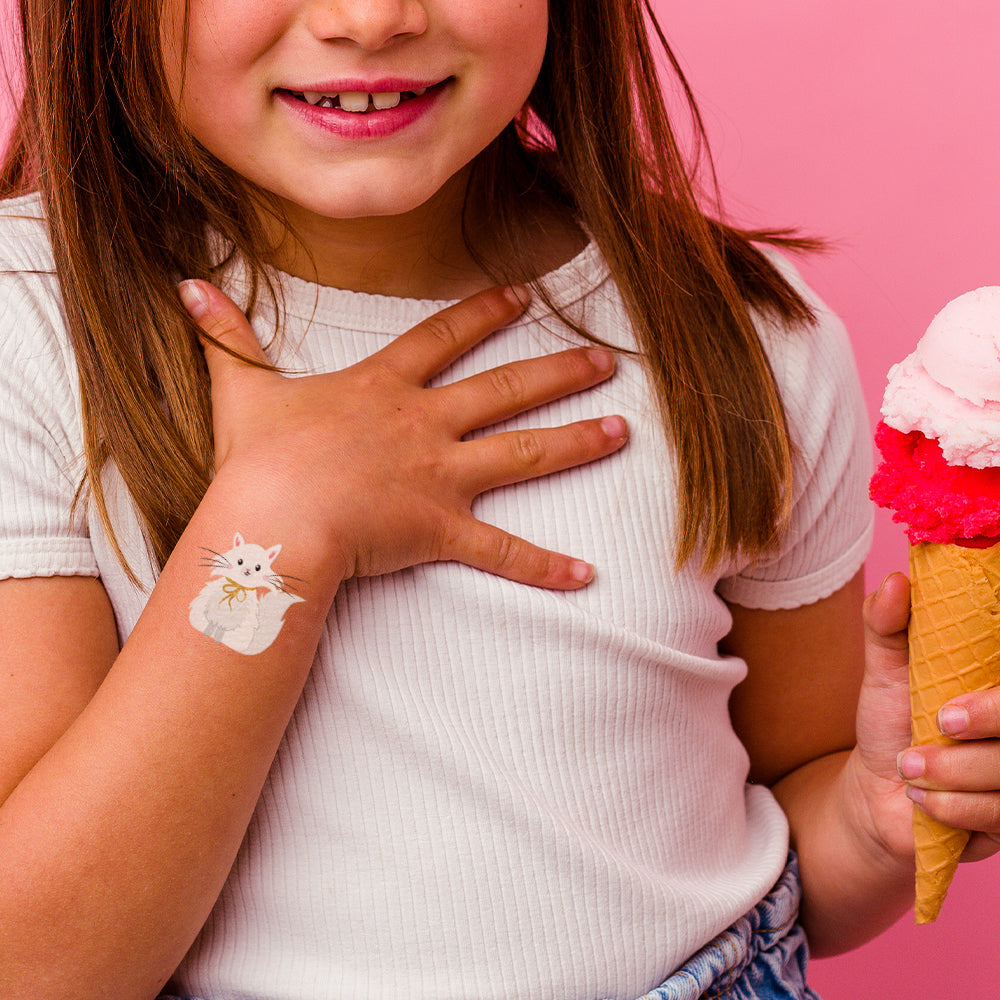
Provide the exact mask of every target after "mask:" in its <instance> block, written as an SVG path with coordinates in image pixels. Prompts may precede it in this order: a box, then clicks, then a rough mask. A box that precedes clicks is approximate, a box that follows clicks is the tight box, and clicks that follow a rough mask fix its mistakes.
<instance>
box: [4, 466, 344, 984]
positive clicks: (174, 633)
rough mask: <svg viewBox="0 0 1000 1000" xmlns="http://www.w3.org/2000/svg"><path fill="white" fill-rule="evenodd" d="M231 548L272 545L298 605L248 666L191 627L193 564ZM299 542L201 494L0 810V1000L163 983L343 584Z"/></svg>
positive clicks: (202, 914) (255, 515)
mask: <svg viewBox="0 0 1000 1000" xmlns="http://www.w3.org/2000/svg"><path fill="white" fill-rule="evenodd" d="M235 531H240V532H241V533H243V534H244V536H245V538H246V539H247V540H248V541H251V540H253V541H256V542H259V543H261V544H263V545H265V546H270V545H272V543H281V544H282V546H283V548H282V551H281V554H280V561H279V566H280V569H279V570H278V571H279V573H280V572H281V571H285V572H287V573H288V574H293V575H294V576H295V577H297V578H299V579H297V580H296V581H295V589H296V591H297V592H298V594H299V595H300V596H301V597H303V598H304V600H303V602H302V603H297V604H294V605H293V606H292V607H290V608H289V609H288V612H287V620H286V621H285V623H284V625H283V627H282V628H281V630H280V632H279V634H278V636H277V638H276V639H275V640H274V641H273V643H272V644H271V645H270V646H269V647H268V648H267V649H266V650H264V651H262V652H259V653H256V654H252V655H248V654H244V653H240V652H236V651H234V650H233V649H230V648H228V647H227V646H225V645H223V644H221V643H219V642H213V641H212V640H211V639H210V638H208V637H207V636H206V635H204V634H202V633H201V632H199V631H198V630H197V629H196V628H194V627H193V626H192V624H191V623H190V622H189V620H188V616H189V605H190V603H191V601H192V599H193V598H194V597H195V596H196V595H198V594H199V592H200V590H201V588H202V587H203V586H204V584H205V583H206V581H207V580H208V578H209V572H210V570H209V569H206V568H204V567H203V566H202V562H203V559H202V556H203V552H202V547H203V546H204V547H207V548H212V549H215V550H217V551H224V550H225V549H227V548H229V546H230V544H231V543H232V539H233V535H234V532H235ZM309 542H310V539H309V537H308V533H307V532H306V531H305V530H304V529H303V526H302V524H301V518H299V519H298V520H296V519H295V518H293V517H292V516H291V515H290V514H288V513H283V511H282V509H281V507H280V506H279V505H278V504H274V505H272V506H271V507H269V508H268V507H265V506H263V505H262V504H261V503H260V502H259V501H258V500H257V498H256V497H255V496H254V491H253V490H250V491H243V490H241V489H239V488H236V487H235V486H234V484H232V483H227V482H225V481H222V480H220V479H217V480H216V482H215V483H213V486H212V487H211V488H210V490H209V492H208V494H207V495H206V498H205V501H204V502H203V504H202V506H201V508H200V509H199V510H198V512H197V513H196V515H195V517H194V518H193V519H192V521H191V523H190V525H189V527H188V529H187V531H186V532H185V534H184V536H183V537H182V539H181V541H180V543H179V544H178V546H177V547H176V549H175V550H174V553H173V555H172V556H171V558H170V560H169V561H168V563H167V565H166V566H165V567H164V570H163V573H162V575H161V577H160V579H159V581H158V583H157V585H156V588H155V590H154V591H153V593H152V595H151V597H150V600H149V604H148V606H147V608H146V610H145V612H144V613H143V615H142V617H141V618H140V620H139V622H138V624H137V625H136V627H135V630H134V631H133V633H132V635H131V637H130V638H129V641H128V642H127V644H126V645H125V648H124V649H123V650H122V652H121V654H120V655H119V657H118V659H117V660H116V662H115V663H114V665H113V667H112V668H111V671H110V673H109V674H108V676H107V678H106V679H105V681H104V683H103V684H102V686H101V687H100V689H99V691H98V692H97V694H96V695H95V696H94V698H93V699H92V701H91V702H90V703H89V704H88V705H87V707H86V708H85V709H84V711H83V712H82V713H81V715H80V716H79V717H78V719H77V720H76V722H75V723H74V724H73V725H72V726H71V727H70V728H69V730H68V731H67V732H66V733H65V734H64V735H63V737H62V738H61V739H59V740H58V742H57V743H56V744H55V745H54V746H53V747H52V748H51V750H50V751H49V752H48V753H47V754H46V755H45V756H44V757H43V758H42V759H41V760H40V761H39V762H38V764H37V765H36V766H35V767H34V768H33V769H32V770H31V772H30V773H29V774H28V775H27V776H26V777H25V778H24V779H23V780H22V781H21V782H20V783H19V785H18V786H17V787H16V788H15V789H14V791H13V792H12V793H11V794H10V796H9V797H8V798H7V800H6V801H5V802H4V804H3V806H2V807H0V952H2V954H3V956H4V957H3V961H2V962H0V997H8V996H11V997H12V996H31V997H33V998H35V1000H44V998H46V997H58V998H60V1000H72V998H75V997H81V998H83V997H89V996H93V991H94V988H95V984H100V987H101V989H102V991H103V992H104V993H107V994H108V995H114V996H115V997H116V998H121V1000H130V998H136V1000H138V998H151V997H154V996H155V995H156V992H157V990H158V989H159V988H160V987H161V986H162V984H163V982H164V981H165V980H166V979H167V978H168V977H169V976H170V975H171V973H172V972H173V970H174V968H175V967H176V965H177V963H178V962H179V961H180V959H181V958H182V957H183V954H184V952H185V951H186V949H187V948H188V947H189V945H190V943H191V942H192V940H193V939H194V937H195V935H196V934H197V932H198V930H199V929H200V927H201V925H202V923H203V922H204V920H205V919H206V917H207V915H208V913H209V911H210V909H211V907H212V905H213V903H214V901H215V899H216V898H217V896H218V893H219V891H220V889H221V887H222V884H223V882H224V880H225V878H226V875H227V873H228V872H229V869H230V867H231V866H232V863H233V860H234V858H235V856H236V852H237V850H238V848H239V845H240V843H241V840H242V838H243V836H244V833H245V831H246V828H247V825H248V823H249V821H250V817H251V815H252V812H253V809H254V806H255V803H256V801H257V798H258V795H259V793H260V790H261V787H262V785H263V783H264V780H265V778H266V775H267V773H268V769H269V767H270V765H271V763H272V760H273V757H274V754H275V752H276V750H277V747H278V744H279V742H280V740H281V737H282V734H283V732H284V730H285V727H286V725H287V723H288V720H289V718H290V716H291V713H292V711H293V709H294V706H295V704H296V701H297V699H298V698H299V695H300V693H301V690H302V686H303V684H304V681H305V678H306V676H307V675H308V671H309V668H310V665H311V663H312V659H313V656H314V653H315V649H316V645H317V642H318V639H319V636H320V633H321V629H322V627H323V623H324V621H325V618H326V614H327V611H328V609H329V606H330V603H331V602H332V599H333V596H334V594H335V592H336V588H337V586H338V585H339V582H340V580H339V577H338V570H337V567H335V566H330V565H325V564H324V560H323V559H321V558H318V557H317V553H316V551H315V550H314V549H313V547H311V546H310V544H309ZM231 589H232V588H231ZM235 593H236V596H235V598H234V600H236V601H237V602H238V601H239V592H238V590H237V591H236V592H235ZM243 596H244V598H245V599H250V595H249V594H244V595H243Z"/></svg>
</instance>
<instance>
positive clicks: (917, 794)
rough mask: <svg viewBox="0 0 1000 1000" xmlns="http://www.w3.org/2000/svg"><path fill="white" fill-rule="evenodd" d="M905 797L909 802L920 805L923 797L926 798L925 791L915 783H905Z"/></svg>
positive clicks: (922, 802)
mask: <svg viewBox="0 0 1000 1000" xmlns="http://www.w3.org/2000/svg"><path fill="white" fill-rule="evenodd" d="M906 797H907V798H908V799H909V800H910V801H911V802H916V804H917V805H918V806H920V805H923V804H924V799H925V798H927V792H926V791H925V790H924V789H923V788H917V786H916V785H907V786H906Z"/></svg>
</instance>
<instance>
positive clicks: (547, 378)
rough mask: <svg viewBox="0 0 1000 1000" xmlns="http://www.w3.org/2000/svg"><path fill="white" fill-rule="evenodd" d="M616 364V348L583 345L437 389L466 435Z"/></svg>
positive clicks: (587, 382) (576, 387)
mask: <svg viewBox="0 0 1000 1000" xmlns="http://www.w3.org/2000/svg"><path fill="white" fill-rule="evenodd" d="M614 368H615V357H614V354H612V352H611V351H608V350H604V349H602V348H582V347H579V348H574V349H573V350H569V351H560V352H559V353H557V354H550V355H547V356H545V357H540V358H528V359H526V360H524V361H514V362H512V363H511V364H507V365H500V366H499V367H498V368H492V369H490V370H489V371H486V372H480V373H479V374H477V375H472V376H470V377H469V378H466V379H462V380H461V381H460V382H454V383H452V384H451V385H447V386H442V387H441V388H440V389H435V390H434V392H436V393H440V394H441V397H442V398H443V399H445V400H446V406H445V409H446V411H447V412H448V413H449V414H453V415H454V416H455V419H456V424H455V426H456V428H457V430H458V431H459V433H461V434H466V433H468V432H469V431H471V430H473V429H474V428H476V427H486V426H488V425H490V424H495V423H497V422H498V421H500V420H505V419H506V418H507V417H512V416H514V415H515V414H517V413H522V412H524V411H525V410H530V409H532V408H534V407H536V406H541V405H542V404H543V403H548V402H551V401H552V400H554V399H561V398H562V397H563V396H567V395H569V394H570V393H573V392H579V391H580V390H582V389H587V388H589V387H590V386H592V385H596V384H597V383H598V382H602V381H604V379H606V378H608V376H609V375H611V373H612V372H613V371H614Z"/></svg>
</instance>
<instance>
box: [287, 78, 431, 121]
mask: <svg viewBox="0 0 1000 1000" xmlns="http://www.w3.org/2000/svg"><path fill="white" fill-rule="evenodd" d="M436 86H440V84H438V85H436ZM428 89H434V88H427V87H421V88H420V89H419V90H402V91H390V92H387V93H381V94H366V93H364V92H362V91H344V92H342V93H337V94H320V93H316V92H314V91H295V90H289V91H287V93H289V94H291V95H292V97H294V98H295V99H296V100H298V101H302V102H303V103H304V104H310V105H312V107H314V108H334V109H336V110H338V111H350V112H351V113H352V114H368V113H369V112H371V111H389V110H390V109H392V108H395V107H398V106H399V105H400V104H403V103H404V102H406V101H412V100H413V98H414V97H422V96H423V95H424V94H426V93H427V91H428Z"/></svg>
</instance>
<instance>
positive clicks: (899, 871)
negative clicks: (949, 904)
mask: <svg viewBox="0 0 1000 1000" xmlns="http://www.w3.org/2000/svg"><path fill="white" fill-rule="evenodd" d="M856 753H857V751H856V750H855V751H850V752H842V753H835V754H830V755H828V756H826V757H821V758H819V759H818V760H814V761H811V762H810V763H808V764H806V765H804V766H802V767H800V768H798V769H797V770H795V771H793V772H792V773H791V774H789V775H788V776H787V777H785V778H783V779H782V780H781V781H780V782H778V783H777V784H776V785H775V786H774V793H775V795H776V797H777V798H778V801H779V802H780V803H781V805H782V807H783V808H784V810H785V812H786V814H787V815H788V819H789V824H790V826H791V836H792V846H793V847H794V848H795V850H796V852H797V854H798V857H799V866H800V872H801V876H802V889H803V904H802V910H801V920H802V923H803V926H804V927H805V929H806V933H807V935H808V937H809V944H810V948H811V950H812V952H813V954H814V955H818V956H823V955H833V954H838V953H840V952H844V951H848V950H850V949H851V948H855V947H857V946H858V945H861V944H863V943H865V942H866V941H868V940H870V939H871V938H873V937H875V936H876V935H877V934H879V933H880V932H881V931H883V930H885V929H886V928H887V927H889V926H890V925H891V924H892V923H894V922H895V921H896V920H897V919H898V918H899V917H900V916H901V915H902V914H903V913H904V912H905V911H906V909H907V908H908V907H909V906H911V905H912V904H913V862H912V859H911V858H908V857H907V856H906V855H905V852H903V851H902V850H900V849H899V848H898V845H896V846H894V845H892V844H889V843H887V842H886V841H885V840H883V839H882V838H880V837H879V836H878V835H877V834H876V833H875V832H874V824H873V822H872V817H871V816H870V815H857V808H856V806H855V804H856V803H861V802H864V801H867V800H866V799H865V797H864V796H862V795H861V794H859V793H858V789H857V788H855V787H852V786H854V785H855V784H856V782H857V780H858V778H857V773H858V771H857V768H856V760H855V755H856ZM865 780H870V778H869V777H866V778H865ZM885 794H887V795H888V794H895V795H898V794H899V790H898V788H897V787H890V786H888V785H887V787H886V789H885Z"/></svg>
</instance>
